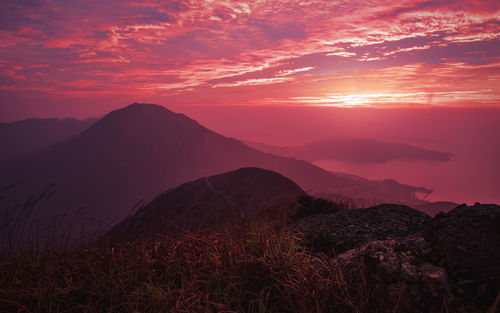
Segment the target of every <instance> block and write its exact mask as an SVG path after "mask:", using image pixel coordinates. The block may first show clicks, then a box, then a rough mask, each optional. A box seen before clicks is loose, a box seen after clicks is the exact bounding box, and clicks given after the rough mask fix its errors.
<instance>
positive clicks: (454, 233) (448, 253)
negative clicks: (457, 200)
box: [424, 203, 500, 285]
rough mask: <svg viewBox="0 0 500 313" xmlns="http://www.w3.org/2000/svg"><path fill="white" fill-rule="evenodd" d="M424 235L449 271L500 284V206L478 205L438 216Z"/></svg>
mask: <svg viewBox="0 0 500 313" xmlns="http://www.w3.org/2000/svg"><path fill="white" fill-rule="evenodd" d="M424 236H425V238H426V240H427V241H429V243H430V244H431V245H432V248H433V250H434V253H436V255H437V256H438V257H439V258H441V259H442V260H443V261H444V263H445V266H447V267H448V268H449V269H450V270H452V271H460V272H467V273H469V277H468V278H469V279H473V280H476V281H486V282H487V281H490V282H491V281H495V282H497V285H498V282H500V206H498V205H494V204H479V203H476V204H475V205H474V206H463V205H462V206H459V207H457V208H455V209H454V210H452V211H450V212H448V213H441V214H438V215H437V216H436V217H435V218H434V219H433V220H432V221H431V222H430V223H429V225H428V226H427V227H426V229H425V232H424Z"/></svg>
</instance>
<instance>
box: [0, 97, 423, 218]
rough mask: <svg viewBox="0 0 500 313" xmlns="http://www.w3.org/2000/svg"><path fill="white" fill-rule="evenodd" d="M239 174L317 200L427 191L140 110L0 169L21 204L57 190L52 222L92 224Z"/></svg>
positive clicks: (401, 198) (112, 116) (404, 197)
mask: <svg viewBox="0 0 500 313" xmlns="http://www.w3.org/2000/svg"><path fill="white" fill-rule="evenodd" d="M240 167H260V168H264V169H269V170H273V171H276V172H278V173H280V174H282V175H284V176H286V177H289V178H290V179H292V180H293V181H294V182H296V183H297V184H298V185H299V186H301V187H302V188H303V189H304V190H307V191H311V189H312V190H313V191H314V193H320V192H329V193H334V194H341V195H344V196H350V197H358V198H362V199H366V200H367V201H384V202H405V201H406V202H411V201H414V202H419V200H418V199H416V198H415V196H414V193H415V192H429V190H428V189H425V188H422V187H412V186H407V185H402V184H398V183H396V182H394V181H370V180H367V179H364V178H361V177H357V176H354V175H349V174H336V173H331V172H327V171H325V170H323V169H321V168H319V167H317V166H315V165H312V164H310V163H308V162H306V161H301V160H296V159H293V158H285V157H279V156H274V155H271V154H267V153H264V152H261V151H258V150H255V149H253V148H250V147H248V146H246V145H245V144H243V143H241V142H240V141H238V140H236V139H234V138H228V137H224V136H222V135H219V134H217V133H215V132H213V131H211V130H209V129H207V128H205V127H203V126H202V125H200V124H199V123H198V122H196V121H194V120H192V119H190V118H189V117H187V116H185V115H183V114H179V113H174V112H172V111H170V110H168V109H166V108H164V107H162V106H159V105H152V104H139V103H134V104H132V105H129V106H127V107H125V108H122V109H119V110H115V111H112V112H110V113H109V114H107V115H106V116H104V117H103V118H102V119H101V120H99V121H97V122H95V123H94V124H93V125H92V126H91V127H90V128H88V129H87V130H85V131H83V132H82V133H81V134H79V135H77V136H75V137H72V138H69V139H67V140H64V141H62V142H59V143H56V144H54V145H52V146H50V147H47V148H46V149H44V150H43V151H40V152H38V153H36V155H34V156H32V157H31V158H29V159H27V160H22V161H19V162H17V163H16V162H15V163H10V164H7V165H6V166H4V167H3V168H2V169H1V170H0V174H2V175H1V178H0V180H1V183H2V184H3V185H8V184H10V183H12V182H14V181H23V186H22V187H17V190H14V191H11V192H10V197H11V198H12V199H14V201H17V203H21V202H22V201H23V200H25V199H26V198H27V197H28V195H35V194H38V193H39V192H40V191H41V190H43V189H44V188H45V186H47V185H48V184H50V183H56V184H57V192H56V194H55V195H54V196H53V197H52V198H51V199H50V200H49V201H48V203H47V204H46V205H47V206H48V207H50V208H51V210H52V211H54V212H52V213H54V214H53V215H57V214H62V213H65V214H68V213H69V212H72V211H75V210H77V209H79V208H81V207H85V208H86V214H88V216H89V217H92V218H104V219H121V218H123V217H124V216H126V214H127V213H128V212H129V210H130V208H131V207H133V206H134V204H136V203H138V202H139V201H141V200H145V201H148V200H149V199H152V198H153V197H154V196H155V195H157V194H159V193H160V192H163V191H164V190H166V189H168V188H172V187H175V186H178V185H180V184H182V183H185V182H188V181H192V180H195V179H197V178H199V177H206V176H211V175H214V174H217V173H222V172H226V171H230V170H233V169H237V168H240ZM11 203H12V202H11ZM47 212H48V211H47ZM48 213H49V212H48ZM48 213H47V214H48Z"/></svg>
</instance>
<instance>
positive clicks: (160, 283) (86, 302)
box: [0, 228, 364, 312]
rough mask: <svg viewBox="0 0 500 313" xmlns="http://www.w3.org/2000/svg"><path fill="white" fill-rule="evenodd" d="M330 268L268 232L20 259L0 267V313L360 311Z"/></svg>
mask: <svg viewBox="0 0 500 313" xmlns="http://www.w3.org/2000/svg"><path fill="white" fill-rule="evenodd" d="M331 262H332V259H330V258H328V257H326V256H323V255H318V256H312V255H310V254H309V253H307V251H305V250H304V248H302V247H301V245H299V243H298V239H297V238H295V237H293V236H292V235H290V234H288V233H287V232H285V231H278V232H275V231H271V230H269V229H267V230H265V229H259V231H248V230H247V231H242V230H241V229H235V228H232V229H231V230H227V231H225V232H218V233H212V234H198V235H194V234H189V233H185V234H182V235H179V236H175V237H173V236H169V237H163V236H157V237H154V238H149V239H147V238H139V239H136V240H135V241H132V242H130V241H129V242H119V243H116V244H113V245H105V246H99V247H98V246H95V247H92V248H79V249H76V250H74V251H71V252H67V251H66V252H60V253H58V252H57V251H51V252H49V251H47V252H46V253H26V252H20V253H19V254H18V255H16V256H15V257H13V258H9V259H6V260H3V261H2V263H1V265H0V281H1V286H0V311H1V312H328V311H332V310H335V311H336V312H362V311H363V306H364V303H363V301H364V300H363V299H362V298H360V299H357V300H356V301H354V300H353V299H352V298H351V296H352V294H351V291H350V290H349V288H348V286H347V284H345V283H343V282H341V280H340V279H339V277H341V276H339V273H336V272H335V271H334V270H333V269H334V267H333V266H332V263H331Z"/></svg>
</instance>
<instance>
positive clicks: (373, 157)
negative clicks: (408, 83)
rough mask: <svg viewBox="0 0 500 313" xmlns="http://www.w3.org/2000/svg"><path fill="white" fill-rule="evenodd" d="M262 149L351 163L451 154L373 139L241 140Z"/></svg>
mask: <svg viewBox="0 0 500 313" xmlns="http://www.w3.org/2000/svg"><path fill="white" fill-rule="evenodd" d="M245 143H246V144H248V145H249V146H251V147H253V148H256V149H259V150H261V151H264V152H268V153H272V154H276V155H281V156H288V157H294V158H297V159H301V160H307V161H311V162H312V161H318V160H339V161H345V162H354V163H386V162H388V161H393V160H429V161H437V162H448V161H450V159H451V157H453V154H452V153H448V152H439V151H433V150H427V149H422V148H419V147H415V146H412V145H408V144H405V143H390V142H384V141H380V140H375V139H333V138H331V139H327V140H322V141H316V142H311V143H309V144H305V145H302V146H297V147H278V146H272V145H267V144H263V143H256V142H249V141H245Z"/></svg>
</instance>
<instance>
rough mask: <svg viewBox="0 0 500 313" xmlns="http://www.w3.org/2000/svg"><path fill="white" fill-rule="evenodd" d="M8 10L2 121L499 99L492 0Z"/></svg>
mask: <svg viewBox="0 0 500 313" xmlns="http://www.w3.org/2000/svg"><path fill="white" fill-rule="evenodd" d="M0 12H1V13H0V14H1V19H0V96H1V98H2V101H1V102H2V103H1V106H0V110H2V114H3V115H4V117H3V118H2V120H6V119H9V118H14V117H17V116H21V115H22V114H20V112H21V111H22V112H23V113H24V114H29V112H31V113H32V115H36V114H41V113H42V112H45V113H46V114H49V113H47V110H49V111H50V112H51V110H52V111H54V110H57V108H64V110H66V111H65V112H69V113H71V108H72V106H73V107H74V110H75V114H76V115H78V114H80V115H81V113H82V112H79V111H78V110H80V111H81V110H84V109H82V108H85V107H88V108H89V110H91V111H92V110H94V111H96V109H95V108H94V107H95V106H96V103H99V102H105V103H107V105H109V106H114V105H118V104H120V106H123V105H125V104H128V103H131V102H134V101H143V102H154V103H161V104H165V103H166V104H168V103H175V104H202V105H205V104H230V105H232V104H235V105H321V106H340V107H351V106H352V107H353V106H375V107H399V106H404V107H421V106H452V107H457V106H459V107H481V106H489V107H491V106H494V107H499V106H500V2H499V1H497V0H480V1H479V0H472V1H450V0H441V1H419V0H408V1H394V0H391V1H366V0H363V1H335V0H334V1H332V0H324V1H306V0H297V1H294V0H287V1H279V0H273V1H262V0H256V1H241V2H238V1H220V0H207V1H153V0H151V1H140V0H137V1H128V0H120V1H118V0H112V1H96V0H88V1H63V0H18V1H12V0H9V1H7V0H2V1H0ZM44 105H46V106H44ZM92 108H94V109H92ZM92 112H93V111H92ZM92 112H89V114H90V113H92ZM96 112H98V111H96ZM69 113H68V114H69Z"/></svg>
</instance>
